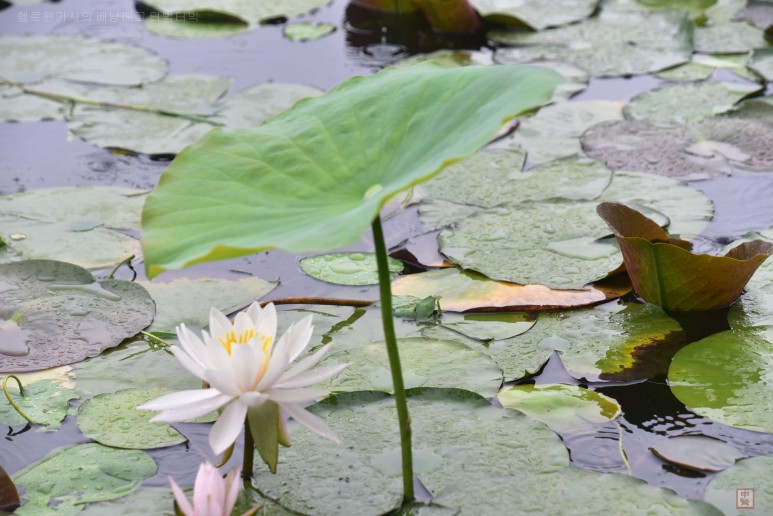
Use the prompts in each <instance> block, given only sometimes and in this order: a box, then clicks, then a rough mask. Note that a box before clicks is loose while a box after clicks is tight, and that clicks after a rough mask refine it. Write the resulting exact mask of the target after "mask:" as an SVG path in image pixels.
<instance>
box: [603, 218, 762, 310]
mask: <svg viewBox="0 0 773 516" xmlns="http://www.w3.org/2000/svg"><path fill="white" fill-rule="evenodd" d="M598 213H599V216H601V218H603V219H604V220H605V221H606V222H607V223H608V224H609V227H610V228H611V229H612V230H613V231H614V232H615V235H616V236H617V242H618V244H619V245H620V249H621V250H622V252H623V258H624V260H625V268H626V270H627V271H628V275H629V276H630V278H631V283H632V284H633V287H634V290H636V292H637V294H639V295H640V296H641V297H642V298H643V299H644V300H645V301H648V302H650V303H654V304H657V305H660V306H662V307H663V308H665V309H667V310H676V311H701V310H713V309H715V308H721V307H724V306H729V305H730V304H731V303H732V302H733V301H735V300H736V299H738V296H740V295H741V292H743V287H744V285H746V283H747V282H748V281H749V279H750V278H751V277H752V274H754V271H756V270H757V268H758V267H759V266H760V265H761V264H762V262H764V261H765V260H766V259H767V258H768V256H770V255H771V254H773V243H770V242H765V241H762V240H755V241H753V242H747V243H744V244H741V245H740V246H738V247H736V248H734V249H733V250H732V251H730V252H729V253H728V254H727V255H725V256H710V255H706V254H693V253H691V252H690V248H691V246H690V244H689V243H687V242H685V241H683V240H674V239H670V238H669V237H668V234H667V233H666V232H665V231H663V230H662V229H661V228H660V226H658V225H657V224H655V223H654V222H652V221H651V220H649V219H647V218H646V217H644V216H643V215H642V214H640V213H639V212H637V211H636V210H633V209H631V208H628V207H627V206H624V205H622V204H615V203H602V204H600V205H599V207H598Z"/></svg>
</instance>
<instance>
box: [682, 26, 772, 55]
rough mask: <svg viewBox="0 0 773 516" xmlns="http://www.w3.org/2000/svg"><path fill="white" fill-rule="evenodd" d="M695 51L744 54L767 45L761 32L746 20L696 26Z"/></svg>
mask: <svg viewBox="0 0 773 516" xmlns="http://www.w3.org/2000/svg"><path fill="white" fill-rule="evenodd" d="M694 41H695V51H696V52H701V53H704V54H745V53H747V52H749V51H751V50H752V49H755V48H764V47H767V46H768V43H767V41H766V40H765V36H764V34H763V32H762V31H761V30H760V29H758V28H756V27H752V26H751V25H749V24H748V23H746V22H726V23H720V24H717V25H712V26H709V27H697V28H696V29H695V33H694Z"/></svg>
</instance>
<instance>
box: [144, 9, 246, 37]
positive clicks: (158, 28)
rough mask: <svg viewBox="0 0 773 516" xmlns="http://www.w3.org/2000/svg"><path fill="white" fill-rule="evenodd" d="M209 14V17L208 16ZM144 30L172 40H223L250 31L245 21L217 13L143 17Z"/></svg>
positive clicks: (156, 14) (157, 14) (155, 14)
mask: <svg viewBox="0 0 773 516" xmlns="http://www.w3.org/2000/svg"><path fill="white" fill-rule="evenodd" d="M210 14H211V15H210ZM145 28H147V29H148V30H149V31H151V32H155V33H156V34H160V35H162V36H169V37H172V38H197V39H209V38H224V37H228V36H233V35H235V34H240V33H242V32H246V31H248V30H250V28H251V26H250V24H249V23H247V22H246V21H244V20H242V19H240V18H235V17H233V16H228V15H220V14H219V13H214V12H213V13H206V12H201V13H180V14H171V15H166V16H164V15H161V14H159V13H153V14H151V15H150V16H146V17H145Z"/></svg>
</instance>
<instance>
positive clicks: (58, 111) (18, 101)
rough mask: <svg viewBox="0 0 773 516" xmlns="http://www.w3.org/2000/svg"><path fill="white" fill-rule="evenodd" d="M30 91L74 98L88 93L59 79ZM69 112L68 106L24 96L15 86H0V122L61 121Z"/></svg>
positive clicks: (37, 85)
mask: <svg viewBox="0 0 773 516" xmlns="http://www.w3.org/2000/svg"><path fill="white" fill-rule="evenodd" d="M32 89H35V90H39V91H46V92H50V93H55V94H59V95H67V96H75V97H82V96H84V95H85V94H86V92H87V91H88V89H87V88H85V87H84V86H81V85H79V84H74V83H71V82H68V81H63V80H61V79H48V80H45V81H43V82H41V83H38V84H36V85H35V86H34V88H32ZM69 111H70V106H68V105H66V104H64V103H62V102H58V101H56V100H52V99H48V98H45V97H41V96H38V95H31V94H26V93H24V90H22V89H21V88H18V87H15V86H3V85H0V120H2V121H4V122H37V121H39V120H61V119H63V118H64V116H65V114H67V113H68V112H69Z"/></svg>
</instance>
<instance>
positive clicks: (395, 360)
mask: <svg viewBox="0 0 773 516" xmlns="http://www.w3.org/2000/svg"><path fill="white" fill-rule="evenodd" d="M372 227H373V241H374V243H375V245H376V263H377V264H378V287H379V294H380V297H381V322H382V324H383V326H384V340H385V341H386V348H387V354H388V355H389V368H390V369H391V370H392V384H393V387H394V390H395V404H396V405H397V420H398V422H399V424H400V446H401V447H402V452H403V494H404V495H405V499H406V500H407V501H409V502H412V501H413V499H414V495H413V456H412V452H411V418H410V416H409V415H408V402H407V399H406V396H405V385H404V384H403V371H402V369H401V368H400V354H399V352H398V350H397V339H396V338H395V327H394V321H393V320H392V290H391V283H392V281H391V278H390V275H389V265H388V263H387V257H388V255H387V249H386V243H385V242H384V232H383V230H382V229H381V218H380V217H378V216H377V217H376V219H375V220H374V221H373V225H372Z"/></svg>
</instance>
